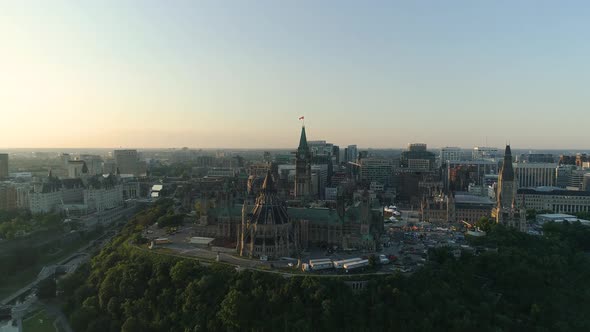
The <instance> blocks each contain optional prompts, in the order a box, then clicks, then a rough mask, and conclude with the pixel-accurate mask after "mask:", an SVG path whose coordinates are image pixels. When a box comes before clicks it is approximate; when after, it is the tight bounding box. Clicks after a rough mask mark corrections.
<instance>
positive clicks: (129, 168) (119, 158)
mask: <svg viewBox="0 0 590 332" xmlns="http://www.w3.org/2000/svg"><path fill="white" fill-rule="evenodd" d="M115 163H116V164H117V169H118V170H119V173H120V174H133V175H139V157H138V155H137V150H115Z"/></svg>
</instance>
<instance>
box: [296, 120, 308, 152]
mask: <svg viewBox="0 0 590 332" xmlns="http://www.w3.org/2000/svg"><path fill="white" fill-rule="evenodd" d="M298 150H300V151H301V150H305V151H307V150H308V146H307V136H306V135H305V126H303V127H301V138H300V139H299V148H298Z"/></svg>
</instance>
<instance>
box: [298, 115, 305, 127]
mask: <svg viewBox="0 0 590 332" xmlns="http://www.w3.org/2000/svg"><path fill="white" fill-rule="evenodd" d="M299 120H303V126H304V127H305V116H303V115H302V116H300V117H299Z"/></svg>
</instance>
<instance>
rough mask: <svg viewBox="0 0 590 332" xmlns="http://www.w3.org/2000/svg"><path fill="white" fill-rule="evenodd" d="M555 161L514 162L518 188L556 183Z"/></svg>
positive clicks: (553, 184)
mask: <svg viewBox="0 0 590 332" xmlns="http://www.w3.org/2000/svg"><path fill="white" fill-rule="evenodd" d="M556 168H557V163H515V164H514V172H515V176H516V180H517V182H518V187H519V188H534V187H542V186H555V185H556V172H555V169H556Z"/></svg>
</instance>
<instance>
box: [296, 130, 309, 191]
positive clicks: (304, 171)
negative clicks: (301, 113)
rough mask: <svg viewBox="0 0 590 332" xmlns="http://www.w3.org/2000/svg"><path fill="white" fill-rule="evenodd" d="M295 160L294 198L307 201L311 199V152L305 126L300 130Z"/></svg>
mask: <svg viewBox="0 0 590 332" xmlns="http://www.w3.org/2000/svg"><path fill="white" fill-rule="evenodd" d="M295 159H296V160H295V198H297V199H301V200H309V199H310V198H311V151H310V150H309V146H308V145H307V136H306V134H305V126H303V127H302V128H301V137H300V138H299V147H298V148H297V152H296V154H295Z"/></svg>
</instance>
